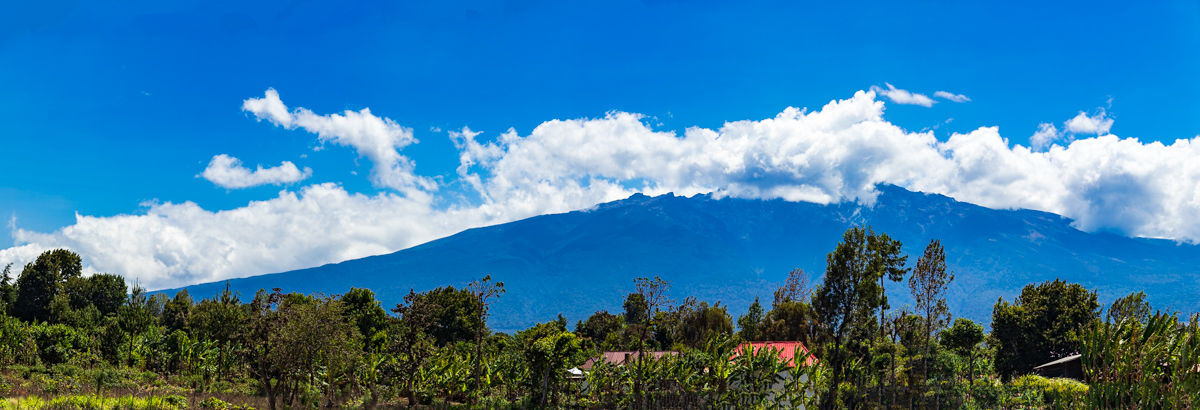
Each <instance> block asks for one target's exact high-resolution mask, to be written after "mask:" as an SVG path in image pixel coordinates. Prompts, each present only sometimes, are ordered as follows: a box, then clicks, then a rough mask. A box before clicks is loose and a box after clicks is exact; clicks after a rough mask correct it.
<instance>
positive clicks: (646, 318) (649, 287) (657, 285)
mask: <svg viewBox="0 0 1200 410" xmlns="http://www.w3.org/2000/svg"><path fill="white" fill-rule="evenodd" d="M633 283H634V289H635V291H634V293H636V294H637V295H638V299H640V300H641V302H642V303H645V305H644V306H645V314H644V315H642V316H643V317H642V320H643V322H642V323H639V324H640V325H641V326H642V329H641V335H639V337H638V340H637V347H638V349H637V351H638V357H637V369H638V370H637V377H636V378H635V379H634V385H633V393H634V399H635V400H637V401H638V402H639V403H640V402H641V400H642V393H643V392H642V390H643V388H644V383H645V380H643V379H644V377H645V376H644V375H645V369H646V360H645V356H646V336H647V335H648V332H650V331H652V330H653V327H654V324H655V321H654V318H655V317H657V316H658V313H659V311H660V310H661V309H662V308H663V307H664V306H667V305H669V304H670V303H671V299H670V297H669V296H667V292H668V291H670V289H671V282H669V281H667V280H664V279H662V278H660V277H658V276H655V277H654V278H653V279H651V278H642V277H639V278H637V279H634V280H633ZM627 310H628V309H627ZM625 320H626V321H627V322H626V323H628V320H629V318H628V317H626V318H625Z"/></svg>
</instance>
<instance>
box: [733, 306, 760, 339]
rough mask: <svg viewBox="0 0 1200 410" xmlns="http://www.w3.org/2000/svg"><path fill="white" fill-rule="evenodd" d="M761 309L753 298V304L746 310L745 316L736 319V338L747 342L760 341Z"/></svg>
mask: <svg viewBox="0 0 1200 410" xmlns="http://www.w3.org/2000/svg"><path fill="white" fill-rule="evenodd" d="M763 316H764V313H763V307H762V304H760V303H758V298H757V297H755V298H754V303H751V304H750V308H749V309H747V310H746V314H744V315H741V316H739V317H738V320H737V323H738V333H737V334H738V337H740V338H741V339H742V340H745V341H747V342H751V341H755V340H762V339H760V338H759V337H760V336H761V335H762V332H761V331H760V330H759V326H760V325H761V324H762V321H763Z"/></svg>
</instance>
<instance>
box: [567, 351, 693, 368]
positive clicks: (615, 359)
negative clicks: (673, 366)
mask: <svg viewBox="0 0 1200 410" xmlns="http://www.w3.org/2000/svg"><path fill="white" fill-rule="evenodd" d="M642 353H644V354H645V355H646V357H647V358H652V359H661V358H662V357H663V356H668V355H670V356H674V355H678V354H679V352H672V351H655V352H642ZM637 359H638V352H636V351H632V352H604V353H602V354H600V356H597V357H593V358H590V359H588V360H587V361H586V362H584V363H583V366H579V368H580V369H582V370H583V371H585V372H590V371H591V370H592V366H595V365H596V363H599V362H605V363H612V364H615V365H617V366H624V365H626V364H630V363H634V362H636V361H637Z"/></svg>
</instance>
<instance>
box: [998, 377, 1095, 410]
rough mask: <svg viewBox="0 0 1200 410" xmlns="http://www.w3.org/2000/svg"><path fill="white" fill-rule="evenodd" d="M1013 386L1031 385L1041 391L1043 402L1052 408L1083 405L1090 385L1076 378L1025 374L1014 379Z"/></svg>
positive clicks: (1030, 386)
mask: <svg viewBox="0 0 1200 410" xmlns="http://www.w3.org/2000/svg"><path fill="white" fill-rule="evenodd" d="M1012 384H1013V386H1017V387H1029V388H1033V389H1036V390H1037V391H1040V392H1041V394H1042V402H1043V403H1045V404H1046V405H1047V406H1049V407H1050V408H1055V409H1069V408H1076V407H1080V406H1082V405H1083V398H1084V397H1085V396H1086V395H1087V391H1088V386H1087V385H1086V384H1083V383H1081V382H1079V381H1078V380H1074V379H1062V378H1053V379H1047V378H1045V377H1042V376H1037V375H1025V376H1021V377H1019V378H1017V379H1016V380H1013V382H1012Z"/></svg>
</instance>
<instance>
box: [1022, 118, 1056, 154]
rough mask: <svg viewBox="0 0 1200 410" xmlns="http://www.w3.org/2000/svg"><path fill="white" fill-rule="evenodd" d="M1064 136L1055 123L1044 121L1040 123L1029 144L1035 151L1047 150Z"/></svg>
mask: <svg viewBox="0 0 1200 410" xmlns="http://www.w3.org/2000/svg"><path fill="white" fill-rule="evenodd" d="M1061 137H1062V133H1060V132H1058V128H1057V127H1055V126H1054V124H1051V123H1047V122H1043V123H1041V124H1038V130H1037V132H1035V133H1033V136H1032V137H1029V145H1031V146H1032V147H1033V150H1034V151H1045V150H1046V148H1049V147H1050V146H1051V145H1053V144H1054V142H1055V141H1058V139H1059V138H1061Z"/></svg>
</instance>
